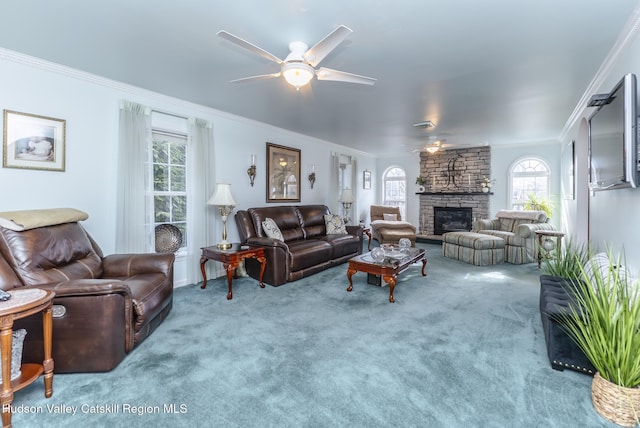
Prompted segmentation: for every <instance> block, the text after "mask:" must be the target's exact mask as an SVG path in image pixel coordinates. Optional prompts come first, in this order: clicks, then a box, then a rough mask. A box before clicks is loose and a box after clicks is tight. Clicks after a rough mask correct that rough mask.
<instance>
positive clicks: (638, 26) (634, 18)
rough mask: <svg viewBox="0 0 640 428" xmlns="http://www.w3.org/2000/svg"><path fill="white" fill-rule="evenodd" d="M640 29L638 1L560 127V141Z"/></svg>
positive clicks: (564, 138)
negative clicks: (567, 117) (569, 114)
mask: <svg viewBox="0 0 640 428" xmlns="http://www.w3.org/2000/svg"><path fill="white" fill-rule="evenodd" d="M639 30H640V3H639V4H638V5H636V7H635V9H634V10H633V13H632V14H631V15H630V16H629V19H628V20H627V22H626V23H625V25H624V27H623V28H622V30H621V31H620V34H619V35H618V39H617V40H616V42H615V43H614V45H613V47H612V48H611V50H610V51H609V54H608V55H607V56H606V58H605V59H604V61H603V63H602V65H601V66H600V68H599V69H598V71H597V72H596V74H595V76H594V77H593V79H592V80H591V83H589V86H587V89H586V91H585V92H584V94H583V95H582V98H580V101H579V102H578V104H577V105H576V107H575V109H574V110H573V112H572V113H571V116H569V119H568V120H567V122H566V123H565V125H564V128H562V132H561V133H560V137H559V138H560V141H566V139H567V138H568V135H569V132H570V131H571V129H572V128H573V127H574V126H575V125H576V123H577V122H578V121H579V120H580V119H582V116H583V115H584V112H585V110H586V109H587V108H589V107H587V105H588V103H589V100H590V99H591V96H592V95H593V94H595V93H597V92H598V91H599V88H601V87H602V85H603V84H604V82H605V80H606V79H607V77H609V75H610V73H611V70H612V69H613V67H614V66H615V64H616V62H617V61H618V60H619V59H620V57H621V56H622V54H623V53H624V52H625V51H626V50H627V48H628V47H629V46H630V45H631V44H632V43H633V42H635V41H636V39H637V37H638V31H639Z"/></svg>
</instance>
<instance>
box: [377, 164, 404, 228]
mask: <svg viewBox="0 0 640 428" xmlns="http://www.w3.org/2000/svg"><path fill="white" fill-rule="evenodd" d="M382 204H383V205H388V206H397V207H399V208H400V215H401V216H402V219H403V220H406V219H407V212H406V207H407V176H406V174H405V172H404V169H402V168H399V167H391V168H388V169H387V170H386V171H385V172H384V174H383V175H382Z"/></svg>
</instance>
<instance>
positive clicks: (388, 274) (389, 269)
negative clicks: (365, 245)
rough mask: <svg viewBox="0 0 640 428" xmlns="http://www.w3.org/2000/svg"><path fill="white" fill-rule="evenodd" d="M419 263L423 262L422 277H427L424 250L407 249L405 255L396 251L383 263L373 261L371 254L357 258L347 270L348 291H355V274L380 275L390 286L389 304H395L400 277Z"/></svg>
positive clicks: (352, 260) (351, 261)
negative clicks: (394, 293)
mask: <svg viewBox="0 0 640 428" xmlns="http://www.w3.org/2000/svg"><path fill="white" fill-rule="evenodd" d="M419 261H422V276H427V274H426V273H425V272H424V268H425V266H427V255H426V253H425V251H424V249H423V248H407V249H406V250H404V253H401V252H400V251H399V250H398V251H394V252H393V253H392V254H391V256H390V257H385V259H384V260H383V261H382V262H376V261H375V260H373V258H372V257H371V253H370V252H369V253H366V254H362V255H360V256H356V257H354V258H352V259H351V260H349V268H348V269H347V278H348V279H349V288H347V291H351V290H353V282H352V281H351V277H352V276H353V274H354V273H356V272H366V273H369V274H372V275H379V276H381V277H382V279H383V280H384V282H386V283H387V284H389V302H391V303H393V302H395V299H394V298H393V289H394V288H395V286H396V282H397V279H398V275H400V274H401V273H402V272H404V271H405V270H407V269H408V268H409V266H411V265H412V264H414V263H416V262H419Z"/></svg>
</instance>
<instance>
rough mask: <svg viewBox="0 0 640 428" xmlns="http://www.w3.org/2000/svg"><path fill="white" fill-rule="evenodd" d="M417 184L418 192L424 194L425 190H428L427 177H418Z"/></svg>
mask: <svg viewBox="0 0 640 428" xmlns="http://www.w3.org/2000/svg"><path fill="white" fill-rule="evenodd" d="M416 184H417V185H418V191H419V192H424V191H425V190H427V188H426V185H427V179H426V178H425V177H417V178H416Z"/></svg>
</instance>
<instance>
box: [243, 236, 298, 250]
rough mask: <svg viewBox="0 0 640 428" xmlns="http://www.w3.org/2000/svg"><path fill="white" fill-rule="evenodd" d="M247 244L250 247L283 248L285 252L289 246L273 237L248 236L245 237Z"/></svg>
mask: <svg viewBox="0 0 640 428" xmlns="http://www.w3.org/2000/svg"><path fill="white" fill-rule="evenodd" d="M247 245H250V246H252V247H280V248H283V249H285V250H286V251H287V252H288V251H289V246H288V245H287V244H285V243H284V242H283V241H281V240H279V239H274V238H267V237H264V238H255V237H254V238H249V239H247Z"/></svg>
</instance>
